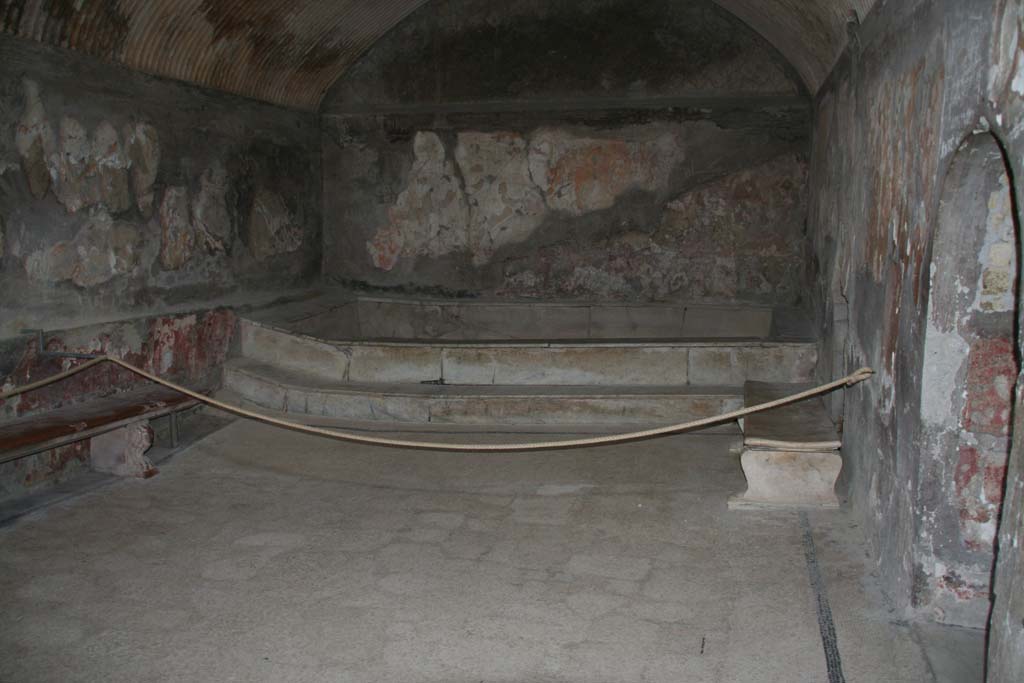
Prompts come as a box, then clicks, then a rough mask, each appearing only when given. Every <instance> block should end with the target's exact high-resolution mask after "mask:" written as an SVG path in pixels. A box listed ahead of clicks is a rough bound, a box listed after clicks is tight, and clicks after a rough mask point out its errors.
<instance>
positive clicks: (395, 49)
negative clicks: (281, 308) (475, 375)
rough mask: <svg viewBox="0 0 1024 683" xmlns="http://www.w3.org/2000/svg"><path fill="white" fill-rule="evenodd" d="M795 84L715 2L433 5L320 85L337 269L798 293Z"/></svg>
mask: <svg viewBox="0 0 1024 683" xmlns="http://www.w3.org/2000/svg"><path fill="white" fill-rule="evenodd" d="M627 16H628V18H629V20H628V21H625V20H624V17H627ZM641 36H646V38H643V39H642V38H641ZM650 36H655V37H656V39H655V40H654V42H653V43H652V42H651V40H650ZM640 45H643V49H639V46H640ZM470 56H472V58H470ZM802 92H803V91H802V86H801V85H800V83H799V80H798V79H797V78H796V76H795V75H794V74H793V73H792V71H791V69H790V68H789V67H788V66H787V65H786V64H785V61H784V60H783V59H782V58H781V57H780V56H779V55H778V54H777V53H776V52H775V50H774V49H773V48H772V47H771V46H770V45H768V44H767V43H766V42H765V41H764V40H763V39H761V38H760V37H759V36H758V35H757V34H755V33H754V32H753V31H752V30H750V29H749V28H747V27H746V26H745V25H743V24H742V23H740V22H738V21H737V20H736V19H735V18H734V17H732V16H730V15H729V14H728V13H726V12H724V11H722V10H721V9H720V8H718V7H717V6H715V5H714V4H712V3H707V2H696V3H671V2H653V3H646V4H644V5H643V6H642V7H639V8H638V7H637V6H636V4H635V3H627V2H623V1H622V0H588V1H587V2H584V3H578V2H575V3H567V2H554V3H532V2H530V3H517V4H516V5H515V6H511V7H506V8H497V7H496V6H494V5H493V3H486V2H480V1H479V0H448V1H445V2H437V3H431V4H429V5H428V6H426V7H424V8H423V9H421V10H420V11H419V12H417V13H416V14H414V15H413V16H412V17H411V18H410V19H409V20H407V21H406V22H404V23H403V24H402V25H401V26H399V27H398V28H397V29H395V31H393V32H392V33H391V34H389V36H387V37H386V38H385V39H384V40H382V41H381V42H380V43H378V44H377V45H376V46H375V47H374V48H373V49H372V50H371V51H370V52H369V53H367V55H366V56H365V57H364V58H363V60H362V61H361V62H360V63H359V64H357V65H356V66H355V67H353V69H352V70H351V72H350V73H349V74H347V75H346V77H345V78H343V79H342V80H341V81H340V82H339V83H338V84H337V85H336V86H335V88H334V89H333V90H332V92H331V93H329V94H328V97H327V98H326V100H325V104H324V110H323V111H324V115H325V118H324V218H325V223H324V225H325V230H324V244H325V249H324V266H323V270H324V274H325V277H326V278H327V279H328V280H330V281H336V282H344V283H347V284H350V285H355V286H359V287H368V288H375V289H399V290H403V291H406V292H412V293H435V294H447V295H479V294H489V295H497V296H505V297H513V298H540V299H543V298H548V299H552V298H554V299H605V300H631V301H650V300H657V301H672V300H685V301H699V302H724V301H744V302H751V303H764V304H786V305H793V304H796V303H799V302H800V299H801V290H802V283H803V281H804V262H805V257H806V248H805V245H806V243H805V240H804V218H805V212H806V177H807V169H806V150H807V129H808V118H807V113H808V109H807V106H806V99H804V98H803V96H802Z"/></svg>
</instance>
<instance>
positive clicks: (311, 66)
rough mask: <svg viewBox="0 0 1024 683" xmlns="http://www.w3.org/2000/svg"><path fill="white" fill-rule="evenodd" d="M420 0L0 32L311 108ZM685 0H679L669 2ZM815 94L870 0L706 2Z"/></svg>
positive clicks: (27, 19) (255, 0) (212, 6)
mask: <svg viewBox="0 0 1024 683" xmlns="http://www.w3.org/2000/svg"><path fill="white" fill-rule="evenodd" d="M428 1H429V0H0V32H3V33H7V34H10V35H15V36H18V37H21V38H25V39H29V40H34V41H38V42H40V43H44V44H47V45H52V46H56V47H63V48H68V49H71V50H75V51H78V52H82V53H85V54H89V55H92V56H95V57H100V58H103V59H107V60H110V61H114V62H119V63H122V64H124V65H126V66H129V67H132V68H134V69H138V70H140V71H144V72H147V73H150V74H155V75H159V76H165V77H169V78H175V79H178V80H183V81H188V82H191V83H195V84H198V85H202V86H206V87H210V88H215V89H218V90H224V91H227V92H232V93H236V94H239V95H245V96H248V97H252V98H256V99H260V100H265V101H268V102H273V103H276V104H281V105H285V106H289V107H295V108H300V109H309V110H316V109H317V108H318V107H319V104H320V101H321V99H322V98H323V96H324V93H326V91H327V90H328V88H330V86H331V84H332V83H334V82H335V81H336V80H337V79H338V78H340V77H341V76H342V75H343V74H344V73H345V71H346V69H348V67H349V66H351V65H352V64H353V63H354V62H355V61H356V60H357V59H358V58H359V57H360V55H361V54H362V53H363V52H364V51H365V50H366V49H367V48H369V47H370V46H371V45H372V44H373V43H374V42H375V41H376V40H377V39H379V38H380V37H381V36H383V35H384V34H385V33H387V32H388V30H389V29H391V28H392V27H394V26H395V25H396V24H397V23H398V22H400V21H401V20H402V19H403V18H405V17H406V16H408V15H409V14H410V13H411V12H413V11H414V10H416V9H417V8H419V7H421V6H422V5H424V4H426V3H427V2H428ZM677 1H679V2H684V1H685V0H677ZM715 2H717V3H718V4H719V5H721V6H722V7H723V8H725V9H726V10H728V11H730V12H732V13H733V14H735V15H736V16H737V17H739V18H740V19H742V20H743V21H744V22H746V23H747V24H748V25H750V26H751V27H752V28H753V29H754V30H756V31H758V32H759V33H760V34H761V35H763V36H764V37H765V38H766V39H767V40H768V41H769V42H771V43H772V44H773V45H775V46H776V47H777V49H778V50H779V51H780V52H781V53H782V54H783V55H784V56H785V57H786V58H787V59H788V60H789V61H790V62H791V63H792V65H793V66H794V67H795V68H796V70H797V71H798V72H799V73H800V75H801V76H802V77H803V79H804V81H805V83H806V84H807V87H808V89H809V90H810V91H811V92H816V91H817V89H818V87H819V86H820V85H821V83H822V82H823V80H824V79H825V77H826V76H827V75H828V73H829V71H830V70H831V68H832V66H833V64H834V63H835V60H836V58H837V57H838V55H839V54H840V53H841V52H842V50H843V49H844V47H845V46H846V41H847V31H846V23H847V21H848V18H849V16H850V12H851V10H853V11H856V12H857V14H858V16H860V17H863V16H864V15H865V14H866V13H867V11H868V10H869V9H870V8H871V6H872V5H873V4H874V2H875V0H715Z"/></svg>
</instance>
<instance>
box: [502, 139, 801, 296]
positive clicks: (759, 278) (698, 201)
mask: <svg viewBox="0 0 1024 683" xmlns="http://www.w3.org/2000/svg"><path fill="white" fill-rule="evenodd" d="M806 173H807V167H806V164H805V163H804V162H802V161H800V160H798V159H796V158H795V157H793V156H790V155H786V156H783V157H779V158H777V159H774V160H772V161H769V162H767V163H764V164H761V165H759V166H756V167H754V168H751V169H747V170H744V171H740V172H737V173H733V174H731V175H728V176H725V177H723V178H720V179H718V180H715V181H712V182H709V183H706V184H704V185H701V186H700V187H697V188H695V189H693V190H691V191H689V192H687V193H684V194H683V195H680V196H678V197H676V198H674V199H673V200H672V201H670V202H669V203H668V204H667V205H666V207H665V210H664V212H663V215H662V220H661V223H660V225H659V227H658V228H657V229H656V230H655V231H654V232H652V233H650V234H648V233H645V232H640V231H630V232H623V233H621V234H619V235H615V236H612V237H609V238H605V239H601V240H597V241H592V242H589V243H587V244H583V245H578V244H570V243H558V244H555V245H552V246H548V247H542V248H541V249H539V250H538V253H537V254H536V255H531V256H530V257H528V258H526V259H522V260H521V261H519V262H515V261H514V262H510V263H509V264H508V265H507V266H506V269H505V274H504V275H505V279H504V285H503V288H502V290H501V293H502V294H507V295H514V296H529V297H536V296H545V295H548V294H551V293H554V294H555V295H557V296H567V297H577V296H583V297H599V298H611V299H637V298H655V299H667V298H670V297H678V296H682V297H685V298H686V299H689V300H706V301H735V300H747V301H765V302H770V303H779V302H780V301H787V300H788V301H794V302H795V300H796V298H797V297H798V296H799V293H800V291H801V288H802V287H801V282H802V273H803V258H804V256H803V246H802V245H803V240H802V235H801V233H800V226H801V224H802V221H803V216H804V215H805V212H806V206H807V204H806V199H807V198H806V192H805V189H804V188H805V186H806V185H805V180H806ZM538 260H539V263H538V262H537V261H538Z"/></svg>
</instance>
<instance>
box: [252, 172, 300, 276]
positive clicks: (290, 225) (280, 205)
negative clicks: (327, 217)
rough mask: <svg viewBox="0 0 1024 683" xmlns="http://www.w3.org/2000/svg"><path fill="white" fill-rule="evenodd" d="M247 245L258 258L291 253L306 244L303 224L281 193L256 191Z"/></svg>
mask: <svg viewBox="0 0 1024 683" xmlns="http://www.w3.org/2000/svg"><path fill="white" fill-rule="evenodd" d="M247 246H248V247H249V251H250V252H252V255H253V258H255V259H256V260H257V261H265V260H267V259H268V258H270V257H271V256H275V255H277V254H289V253H292V252H294V251H298V250H299V248H300V247H301V246H302V227H301V226H300V225H299V224H298V223H297V222H296V221H295V218H294V217H293V216H292V214H291V212H290V211H289V210H288V205H287V204H285V201H284V199H283V198H282V197H281V195H279V194H277V193H275V192H271V191H269V190H266V189H261V190H260V191H259V192H257V193H256V197H255V198H254V199H253V202H252V211H251V212H250V214H249V231H248V239H247Z"/></svg>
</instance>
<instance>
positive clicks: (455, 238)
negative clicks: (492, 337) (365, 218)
mask: <svg viewBox="0 0 1024 683" xmlns="http://www.w3.org/2000/svg"><path fill="white" fill-rule="evenodd" d="M413 154H414V161H413V167H412V170H411V171H410V173H409V181H408V184H407V185H406V188H405V190H403V191H402V192H401V194H399V195H398V200H397V201H396V202H395V205H394V206H393V207H391V209H390V210H389V211H388V225H387V226H385V227H384V228H381V229H380V230H378V231H377V234H376V235H375V236H374V238H373V239H372V240H371V241H370V242H368V243H367V249H368V250H369V253H370V258H371V259H372V260H373V264H374V265H375V266H376V267H377V268H379V269H381V270H391V269H393V268H394V267H395V265H397V263H398V259H399V258H400V257H415V256H430V257H438V256H443V255H446V254H451V253H456V252H459V251H466V250H467V249H468V247H469V234H468V232H469V204H468V202H467V200H466V196H465V193H464V192H463V190H462V187H461V185H460V184H459V180H458V177H457V176H456V174H455V167H454V165H453V164H452V162H451V161H448V160H447V155H446V153H445V148H444V143H442V142H441V138H439V137H438V136H437V134H436V133H430V132H420V133H417V134H416V137H415V139H414V140H413Z"/></svg>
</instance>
